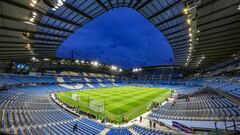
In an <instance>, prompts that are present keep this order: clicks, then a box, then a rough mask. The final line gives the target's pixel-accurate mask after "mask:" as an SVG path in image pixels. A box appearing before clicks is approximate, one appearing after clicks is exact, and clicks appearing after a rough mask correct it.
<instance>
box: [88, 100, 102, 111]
mask: <svg viewBox="0 0 240 135" xmlns="http://www.w3.org/2000/svg"><path fill="white" fill-rule="evenodd" d="M88 108H89V109H91V110H93V111H94V112H97V113H104V102H103V101H100V100H96V99H89V105H88Z"/></svg>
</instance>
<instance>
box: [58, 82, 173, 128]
mask: <svg viewBox="0 0 240 135" xmlns="http://www.w3.org/2000/svg"><path fill="white" fill-rule="evenodd" d="M73 94H75V95H76V94H77V95H80V98H79V99H74V98H72V95H73ZM170 94H171V90H169V89H166V88H144V87H135V86H123V87H114V88H98V89H93V90H84V91H83V90H80V91H74V92H60V93H57V94H56V96H57V97H58V98H59V99H60V100H61V101H63V102H64V103H66V104H69V105H71V106H77V107H80V109H81V110H83V111H85V112H89V113H91V114H94V115H96V114H97V113H96V112H94V111H93V110H91V109H90V108H89V107H88V106H89V100H92V99H94V100H98V101H101V102H103V103H104V105H105V107H104V109H105V111H104V113H101V114H98V117H99V118H108V119H109V120H112V121H113V122H114V123H121V121H122V116H124V117H125V118H126V119H128V120H131V119H133V118H135V117H137V116H139V115H141V114H143V113H144V112H146V111H147V107H148V105H149V104H151V103H152V102H153V101H159V102H162V101H164V100H165V99H166V98H167V97H169V96H170Z"/></svg>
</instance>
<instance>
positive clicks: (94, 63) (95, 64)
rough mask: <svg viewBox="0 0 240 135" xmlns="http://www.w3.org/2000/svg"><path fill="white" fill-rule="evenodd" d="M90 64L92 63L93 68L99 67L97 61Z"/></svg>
mask: <svg viewBox="0 0 240 135" xmlns="http://www.w3.org/2000/svg"><path fill="white" fill-rule="evenodd" d="M91 63H92V65H93V66H95V67H96V66H98V65H99V63H98V62H97V61H93V62H91Z"/></svg>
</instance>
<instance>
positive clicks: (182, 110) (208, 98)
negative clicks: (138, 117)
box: [149, 93, 240, 120]
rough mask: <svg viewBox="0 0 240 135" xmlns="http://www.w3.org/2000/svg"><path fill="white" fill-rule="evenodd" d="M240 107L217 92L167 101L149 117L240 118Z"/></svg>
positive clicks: (184, 118) (183, 118) (180, 118)
mask: <svg viewBox="0 0 240 135" xmlns="http://www.w3.org/2000/svg"><path fill="white" fill-rule="evenodd" d="M239 116H240V108H239V107H238V106H237V105H235V104H234V103H232V102H231V101H230V100H228V99H226V98H224V97H221V96H219V95H215V94H208V93H206V94H203V95H202V94H201V95H195V96H192V97H190V101H188V102H187V101H186V99H185V98H184V99H177V100H175V101H174V102H167V103H166V104H165V105H163V106H162V107H160V108H159V109H157V110H155V111H154V112H153V113H151V114H150V115H149V117H152V118H155V119H179V120H214V119H216V120H217V119H218V120H219V119H220V120H223V119H224V118H225V119H226V120H232V118H233V117H234V118H236V120H239V119H240V117H239Z"/></svg>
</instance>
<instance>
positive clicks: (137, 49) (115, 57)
mask: <svg viewBox="0 0 240 135" xmlns="http://www.w3.org/2000/svg"><path fill="white" fill-rule="evenodd" d="M72 52H73V53H72ZM72 54H73V56H74V58H77V59H80V60H97V61H99V62H100V63H106V64H113V65H116V66H119V67H121V68H124V69H128V68H136V67H142V66H156V65H161V64H169V62H170V61H171V60H170V59H172V58H173V53H172V49H171V47H170V45H169V43H168V41H167V40H166V39H165V37H164V36H163V35H162V33H161V32H160V31H159V30H158V29H157V28H156V27H155V26H153V25H152V24H151V23H150V22H149V21H148V20H147V19H145V18H144V17H143V16H142V15H141V14H140V13H138V12H137V11H135V10H133V9H128V8H119V9H114V10H111V11H109V12H106V13H104V14H103V15H101V16H98V17H97V18H95V19H94V20H93V21H90V22H89V23H87V24H86V25H84V26H83V27H81V28H79V29H78V30H77V31H75V32H74V33H73V34H72V35H71V36H70V37H69V38H68V39H66V40H65V41H64V42H63V43H62V45H61V46H60V47H59V48H58V50H57V56H58V57H61V58H71V57H72Z"/></svg>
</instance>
